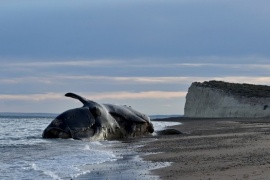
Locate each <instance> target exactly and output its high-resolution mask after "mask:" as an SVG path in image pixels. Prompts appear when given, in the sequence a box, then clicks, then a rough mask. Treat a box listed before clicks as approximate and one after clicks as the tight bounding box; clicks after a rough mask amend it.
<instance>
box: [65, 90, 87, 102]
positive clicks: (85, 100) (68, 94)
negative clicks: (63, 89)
mask: <svg viewBox="0 0 270 180" xmlns="http://www.w3.org/2000/svg"><path fill="white" fill-rule="evenodd" d="M65 96H66V97H70V98H74V99H78V100H79V101H81V102H82V103H83V104H84V105H85V104H87V99H85V98H84V97H81V96H79V95H78V94H74V93H71V92H69V93H66V94H65Z"/></svg>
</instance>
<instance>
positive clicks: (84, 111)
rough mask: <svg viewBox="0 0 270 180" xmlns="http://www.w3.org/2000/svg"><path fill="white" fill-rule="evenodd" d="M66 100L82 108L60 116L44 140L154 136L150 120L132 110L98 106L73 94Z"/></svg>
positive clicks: (49, 127) (69, 94) (45, 132)
mask: <svg viewBox="0 0 270 180" xmlns="http://www.w3.org/2000/svg"><path fill="white" fill-rule="evenodd" d="M65 96H67V97H71V98H75V99H78V100H79V101H81V102H82V103H83V107H80V108H75V109H70V110H67V111H65V112H63V113H62V114H60V115H59V116H57V117H56V118H55V119H54V120H53V121H52V122H51V123H50V124H49V125H48V127H47V128H46V129H45V130H44V131H43V134H42V137H43V138H63V139H67V138H73V139H80V140H104V139H119V138H124V137H135V136H141V135H147V134H151V133H153V132H154V127H153V124H152V123H151V121H150V118H149V117H148V116H147V115H145V114H143V113H140V112H138V111H136V110H134V109H133V108H131V107H130V106H121V105H113V104H99V103H97V102H94V101H91V100H88V99H86V98H84V97H81V96H79V95H77V94H74V93H67V94H66V95H65Z"/></svg>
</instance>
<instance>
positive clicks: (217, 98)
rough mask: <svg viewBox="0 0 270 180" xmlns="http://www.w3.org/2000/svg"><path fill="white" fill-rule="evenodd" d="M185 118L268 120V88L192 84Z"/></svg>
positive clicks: (220, 83)
mask: <svg viewBox="0 0 270 180" xmlns="http://www.w3.org/2000/svg"><path fill="white" fill-rule="evenodd" d="M184 115H185V117H210V118H211V117H246V118H259V117H270V87H269V86H257V85H250V84H235V83H225V82H221V81H209V82H204V83H198V82H195V83H192V85H191V86H190V88H189V90H188V93H187V96H186V104H185V114H184Z"/></svg>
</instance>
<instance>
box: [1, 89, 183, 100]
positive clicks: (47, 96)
mask: <svg viewBox="0 0 270 180" xmlns="http://www.w3.org/2000/svg"><path fill="white" fill-rule="evenodd" d="M79 94H81V95H82V96H84V97H86V98H88V99H92V100H106V99H116V100H117V99H172V98H179V97H184V96H186V92H173V91H168V92H166V91H145V92H104V93H79ZM58 99H66V97H65V96H64V93H44V94H15V95H11V94H0V100H22V101H45V100H58Z"/></svg>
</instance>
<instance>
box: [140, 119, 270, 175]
mask: <svg viewBox="0 0 270 180" xmlns="http://www.w3.org/2000/svg"><path fill="white" fill-rule="evenodd" d="M161 121H177V122H181V123H183V124H182V125H178V126H174V127H173V128H175V129H177V130H179V131H181V132H183V133H184V134H181V135H162V136H158V137H155V138H156V139H157V140H155V141H151V142H147V143H144V146H143V147H140V148H138V149H137V151H138V152H140V153H141V154H144V153H158V154H152V155H146V156H143V159H144V160H146V161H152V162H172V164H171V166H168V167H165V168H161V169H156V170H152V171H151V172H152V173H154V174H156V175H158V176H160V178H161V179H166V180H167V179H170V180H176V179H192V180H194V179H226V180H227V179H269V177H270V118H269V119H199V118H196V119H192V118H168V119H162V120H161Z"/></svg>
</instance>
